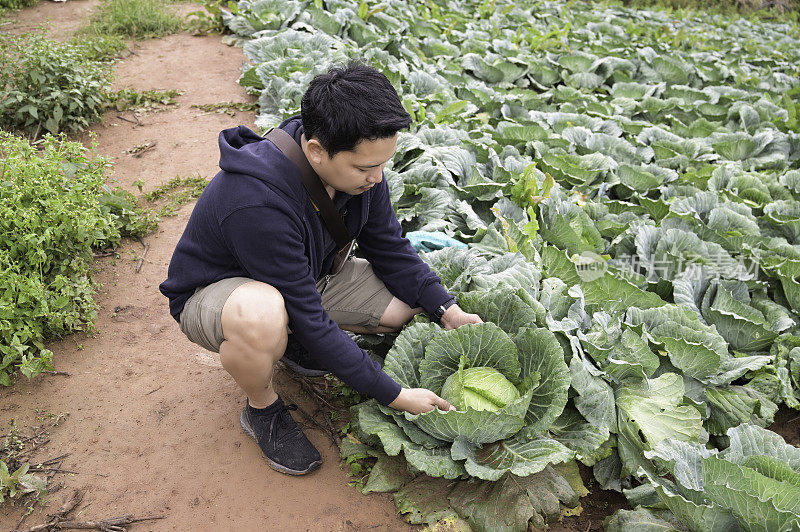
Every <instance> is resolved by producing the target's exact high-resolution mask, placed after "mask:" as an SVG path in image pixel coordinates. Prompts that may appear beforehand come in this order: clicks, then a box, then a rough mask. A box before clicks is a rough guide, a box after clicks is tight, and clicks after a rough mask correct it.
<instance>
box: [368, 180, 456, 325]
mask: <svg viewBox="0 0 800 532" xmlns="http://www.w3.org/2000/svg"><path fill="white" fill-rule="evenodd" d="M372 192H373V194H372V198H371V202H370V205H369V216H368V218H367V223H366V224H365V225H364V228H363V229H362V230H361V233H360V234H359V235H358V239H357V240H358V246H359V249H360V250H361V251H362V252H363V253H364V256H365V257H366V258H367V260H368V261H369V262H370V264H372V269H373V270H374V271H375V274H376V275H377V276H378V277H379V278H380V279H381V281H383V283H384V284H385V285H386V287H387V288H388V289H389V291H390V292H391V293H392V294H394V295H395V296H396V297H397V298H398V299H400V300H401V301H403V302H404V303H406V304H407V305H408V306H410V307H411V308H415V307H422V309H423V310H425V312H427V313H428V314H429V315H433V313H434V311H435V310H436V309H437V308H438V307H439V306H440V305H442V304H443V303H445V302H447V301H449V300H450V299H452V298H453V296H452V295H451V294H449V293H448V292H447V291H446V290H445V289H444V287H442V285H441V282H440V279H439V277H438V276H437V275H436V274H435V273H433V272H432V271H431V269H430V268H429V267H428V265H427V264H425V262H424V261H423V260H422V259H420V258H419V255H418V254H417V252H416V251H415V250H414V248H413V247H411V243H410V242H409V241H408V239H407V238H405V237H403V236H402V229H401V227H400V222H399V221H398V220H397V216H396V215H395V213H394V210H393V209H392V205H391V202H390V201H389V187H388V185H387V183H386V179H385V178H384V179H383V180H382V181H381V182H380V183H378V184H376V185H375V186H374V187H373V189H372Z"/></svg>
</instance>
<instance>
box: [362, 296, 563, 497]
mask: <svg viewBox="0 0 800 532" xmlns="http://www.w3.org/2000/svg"><path fill="white" fill-rule="evenodd" d="M523 292H524V290H523V289H519V290H513V289H506V290H492V291H479V292H466V293H462V294H461V295H460V296H459V304H460V306H461V307H462V308H463V309H464V310H465V311H467V312H474V313H476V314H478V315H479V316H481V317H482V318H483V320H484V322H485V323H480V324H470V325H464V326H461V327H459V328H458V329H454V330H450V331H447V330H444V329H443V328H441V327H440V326H438V325H436V324H434V323H429V322H426V321H425V320H421V319H419V318H417V319H416V320H415V321H414V322H413V323H412V324H411V325H409V326H407V327H406V328H405V329H404V330H403V331H402V332H401V333H400V335H399V336H398V337H397V339H396V340H395V342H394V345H393V347H392V349H391V350H390V351H389V352H388V353H387V355H386V360H385V363H384V370H385V371H386V373H387V374H389V375H390V376H391V377H392V378H393V379H395V380H396V381H397V382H398V383H400V384H401V385H402V386H403V387H404V388H427V389H429V390H432V391H434V392H435V393H437V394H440V395H441V396H442V397H443V398H445V399H446V400H448V401H449V402H450V403H451V404H453V405H454V406H456V408H457V410H451V411H448V412H445V411H442V410H439V409H438V408H437V409H434V410H432V411H430V412H425V413H423V414H418V415H413V414H409V413H406V412H398V411H397V410H393V409H391V408H388V407H383V406H380V405H379V404H378V403H377V402H375V401H368V402H366V403H362V404H360V405H356V406H354V407H353V412H352V413H353V416H352V424H353V428H354V430H355V432H356V435H357V436H358V437H359V439H360V440H361V441H362V442H364V443H366V444H368V445H371V446H373V447H379V448H382V449H383V451H384V452H385V453H386V454H387V455H389V456H403V457H404V458H405V461H406V462H407V464H408V466H409V469H411V470H412V471H421V472H424V473H426V474H427V475H429V476H432V477H444V478H448V479H455V478H461V477H466V476H471V477H477V478H479V479H482V480H491V481H495V480H498V479H500V478H501V477H502V476H503V475H504V474H505V473H506V472H510V473H512V474H513V475H516V476H520V477H524V476H528V475H532V474H534V473H537V472H539V471H542V470H543V469H544V468H545V467H547V466H548V465H549V464H557V463H560V462H565V461H568V460H571V459H572V458H574V456H575V452H574V451H573V450H571V449H569V448H567V447H566V446H565V445H563V444H562V443H560V442H559V441H556V440H555V439H554V438H552V437H551V436H550V434H549V433H548V429H549V428H550V427H551V426H552V425H553V422H554V421H555V420H556V418H558V417H559V415H561V413H562V412H563V410H564V407H565V405H566V403H567V391H568V389H569V386H570V374H569V369H568V368H567V365H566V364H565V362H564V349H563V347H562V346H561V344H560V343H559V341H558V340H557V338H556V337H555V335H554V334H553V333H552V332H550V331H549V330H547V329H545V328H540V327H536V316H537V308H536V307H535V306H533V305H532V304H531V303H530V301H531V298H530V297H528V295H527V294H526V293H523Z"/></svg>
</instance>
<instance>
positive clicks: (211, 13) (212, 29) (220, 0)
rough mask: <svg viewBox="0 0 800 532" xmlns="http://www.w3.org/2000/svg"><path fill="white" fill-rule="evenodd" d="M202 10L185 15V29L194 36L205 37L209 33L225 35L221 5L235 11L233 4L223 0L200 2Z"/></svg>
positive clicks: (204, 0)
mask: <svg viewBox="0 0 800 532" xmlns="http://www.w3.org/2000/svg"><path fill="white" fill-rule="evenodd" d="M200 3H202V5H203V9H199V10H197V11H192V12H191V13H189V14H188V15H186V29H188V30H189V31H191V32H192V33H193V34H194V35H207V34H209V33H225V31H226V30H227V28H226V26H225V23H224V22H223V21H222V5H223V4H226V5H227V6H228V7H229V8H232V9H235V8H236V4H235V3H234V2H226V1H225V0H202V1H201V2H200Z"/></svg>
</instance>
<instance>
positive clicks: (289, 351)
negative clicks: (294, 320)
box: [281, 334, 330, 377]
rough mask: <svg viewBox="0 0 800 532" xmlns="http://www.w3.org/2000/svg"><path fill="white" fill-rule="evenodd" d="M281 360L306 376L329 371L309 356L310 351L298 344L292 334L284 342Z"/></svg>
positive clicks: (320, 375) (323, 373) (317, 375)
mask: <svg viewBox="0 0 800 532" xmlns="http://www.w3.org/2000/svg"><path fill="white" fill-rule="evenodd" d="M281 362H283V363H284V364H285V365H286V367H287V368H289V369H291V370H292V371H294V372H295V373H299V374H300V375H305V376H306V377H322V376H323V375H327V374H328V373H330V371H327V370H326V369H324V368H322V367H321V366H320V365H319V364H318V363H317V362H316V361H315V360H314V359H313V358H312V357H311V353H309V352H308V351H306V349H305V347H303V346H302V345H300V342H298V341H297V340H295V338H294V335H292V334H290V335H289V341H288V342H286V351H284V352H283V358H281Z"/></svg>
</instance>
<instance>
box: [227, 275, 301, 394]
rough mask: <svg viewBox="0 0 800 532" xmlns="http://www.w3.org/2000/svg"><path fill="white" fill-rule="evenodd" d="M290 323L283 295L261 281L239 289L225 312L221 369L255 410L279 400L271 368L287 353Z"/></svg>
mask: <svg viewBox="0 0 800 532" xmlns="http://www.w3.org/2000/svg"><path fill="white" fill-rule="evenodd" d="M288 323H289V316H288V315H287V314H286V308H285V307H284V303H283V297H282V296H281V294H280V292H278V290H277V289H275V288H273V287H272V286H270V285H268V284H266V283H261V282H258V281H253V282H250V283H246V284H243V285H241V286H239V287H238V288H236V290H234V291H233V293H232V294H231V295H230V297H229V298H228V300H227V301H226V302H225V306H224V307H223V308H222V331H223V333H224V335H225V341H224V342H222V344H221V345H220V348H219V355H220V360H221V362H222V367H223V368H225V371H227V372H228V373H230V375H231V376H232V377H233V379H234V380H235V381H236V383H237V384H238V385H239V386H241V387H242V390H244V393H245V394H247V397H248V399H249V401H250V406H252V407H253V408H264V407H267V406H269V405H271V404H272V403H273V402H275V400H276V399H277V398H278V394H277V393H275V390H274V389H273V387H272V367H273V365H274V364H275V362H277V361H278V360H280V358H281V357H282V356H283V353H284V351H285V350H286V341H287V338H288V335H287V332H286V327H287V324H288Z"/></svg>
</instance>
